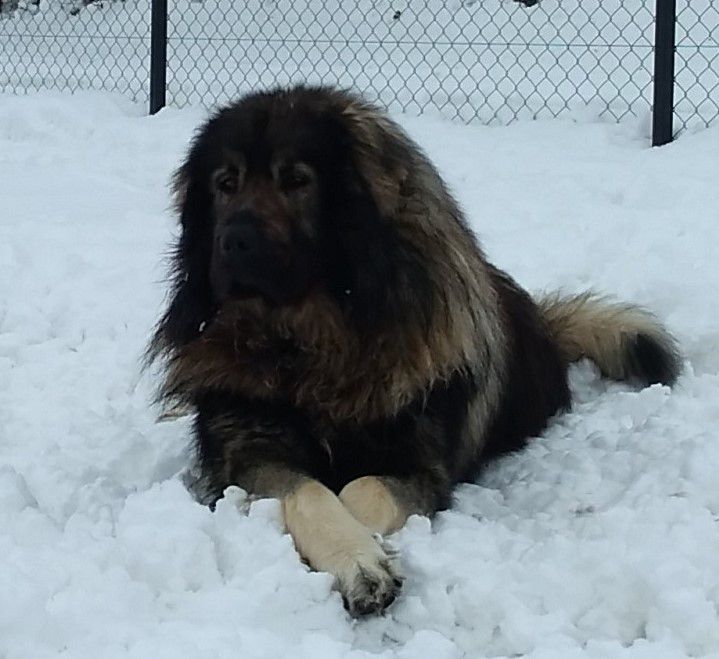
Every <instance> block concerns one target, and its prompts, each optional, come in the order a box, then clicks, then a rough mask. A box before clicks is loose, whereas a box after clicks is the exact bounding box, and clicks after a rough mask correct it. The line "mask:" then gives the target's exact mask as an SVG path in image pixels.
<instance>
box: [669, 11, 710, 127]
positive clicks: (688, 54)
mask: <svg viewBox="0 0 719 659" xmlns="http://www.w3.org/2000/svg"><path fill="white" fill-rule="evenodd" d="M677 9H678V11H677V35H676V44H677V48H676V58H677V59H676V84H675V115H676V118H677V119H678V124H679V126H680V127H682V128H691V127H694V126H708V125H710V124H712V123H717V122H719V3H718V2H716V0H682V1H680V2H679V3H678V5H677ZM675 123H676V122H675Z"/></svg>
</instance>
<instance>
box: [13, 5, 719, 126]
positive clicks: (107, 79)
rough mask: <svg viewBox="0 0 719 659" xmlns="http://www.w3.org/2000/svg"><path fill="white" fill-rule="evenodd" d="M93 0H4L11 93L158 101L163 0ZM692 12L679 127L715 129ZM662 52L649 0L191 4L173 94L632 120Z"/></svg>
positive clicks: (706, 65) (469, 115) (207, 101)
mask: <svg viewBox="0 0 719 659" xmlns="http://www.w3.org/2000/svg"><path fill="white" fill-rule="evenodd" d="M88 1H89V0H0V90H2V91H10V92H15V93H20V92H25V91H28V90H33V89H42V88H56V89H69V90H77V89H87V88H92V89H104V90H112V91H116V92H120V93H122V94H125V95H127V96H129V97H130V98H132V99H134V100H146V99H147V97H148V93H149V89H148V79H149V57H150V24H151V23H150V15H151V14H150V12H151V6H150V0H125V1H124V2H121V1H114V2H113V1H110V0H103V1H102V2H95V3H90V4H87V3H88ZM73 3H74V4H73ZM78 3H79V4H78ZM690 3H691V4H690ZM677 7H678V21H677V48H676V52H677V60H676V65H677V68H676V101H677V102H676V112H677V114H678V117H679V122H678V124H677V125H679V126H681V127H687V126H693V125H697V124H701V125H708V124H710V123H712V122H716V121H717V120H718V119H719V100H718V97H719V77H718V75H719V74H718V72H717V69H718V68H719V44H718V39H719V7H718V6H716V3H715V1H714V0H678V4H677ZM653 48H654V6H653V3H648V2H646V0H561V1H560V0H540V2H539V4H537V5H535V6H533V7H531V8H528V7H525V6H524V5H523V4H521V3H517V2H512V1H511V0H478V1H476V2H472V0H244V1H242V2H238V1H237V0H203V1H191V0H176V1H174V2H171V3H170V6H169V13H168V25H167V62H166V67H167V99H168V102H169V103H170V104H172V105H175V106H184V105H188V104H202V105H206V106H209V105H213V104H216V103H220V102H223V101H225V100H227V99H229V98H232V97H234V96H236V95H237V94H238V93H240V92H243V91H246V90H249V89H256V88H258V87H265V86H270V85H276V84H286V83H290V82H299V81H307V82H324V83H335V84H340V85H344V86H351V87H354V88H356V89H358V90H360V91H362V92H364V93H365V94H367V95H368V96H369V97H371V98H374V99H376V100H378V101H380V102H381V103H382V104H383V105H385V106H387V107H389V108H390V109H391V110H395V111H402V112H407V113H411V114H420V113H424V114H434V115H439V116H443V117H447V118H450V119H456V120H461V121H465V122H470V121H479V122H482V123H489V124H492V123H494V124H504V123H509V122H511V121H513V120H515V119H518V118H525V117H526V118H530V117H531V118H535V117H538V118H544V117H554V116H558V115H560V114H563V113H566V112H567V111H572V110H578V109H585V108H589V111H590V112H591V113H592V114H593V115H602V116H605V117H608V118H611V119H616V120H620V119H622V118H624V117H626V116H628V115H638V114H643V113H646V112H648V111H649V109H650V106H651V102H652V70H653V59H652V58H653Z"/></svg>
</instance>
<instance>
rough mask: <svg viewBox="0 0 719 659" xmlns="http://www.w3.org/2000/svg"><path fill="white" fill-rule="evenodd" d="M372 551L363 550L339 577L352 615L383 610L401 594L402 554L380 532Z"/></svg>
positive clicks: (344, 597) (357, 615)
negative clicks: (400, 563) (400, 567)
mask: <svg viewBox="0 0 719 659" xmlns="http://www.w3.org/2000/svg"><path fill="white" fill-rule="evenodd" d="M374 542H375V546H374V548H373V551H371V552H363V553H362V554H361V555H360V556H358V557H357V559H356V560H355V561H354V562H352V563H350V564H349V565H347V566H346V569H345V570H343V571H342V574H341V575H340V576H339V587H340V591H341V593H342V597H343V600H344V603H345V607H346V608H347V610H348V611H349V613H350V615H352V616H354V617H360V616H365V615H370V614H377V613H382V612H383V611H384V610H385V609H386V608H387V607H388V606H389V605H390V604H392V602H394V600H395V599H396V598H397V596H398V595H399V592H400V590H401V589H402V582H403V580H404V578H403V577H402V575H401V574H400V571H399V566H398V562H399V561H398V558H399V554H398V552H397V551H395V550H394V549H392V548H391V547H390V546H389V545H388V544H387V543H386V542H384V541H383V540H382V538H381V537H380V536H378V535H375V536H374Z"/></svg>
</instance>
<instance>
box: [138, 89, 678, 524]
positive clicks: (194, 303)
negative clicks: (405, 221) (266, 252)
mask: <svg viewBox="0 0 719 659" xmlns="http://www.w3.org/2000/svg"><path fill="white" fill-rule="evenodd" d="M338 94H339V93H338V92H336V90H327V89H322V88H319V89H313V88H309V89H307V88H297V89H295V90H293V91H292V92H290V93H289V94H288V93H287V92H284V91H275V92H270V93H266V94H255V95H251V96H249V97H246V98H244V99H242V100H240V101H239V102H237V103H235V104H234V105H231V106H229V107H228V108H225V109H223V110H220V111H219V112H218V113H216V114H215V115H214V116H213V117H212V118H211V119H210V120H209V121H208V122H207V123H206V124H205V125H204V126H203V127H202V128H201V129H200V131H199V132H198V134H197V136H196V138H195V140H194V142H193V144H192V147H191V149H190V152H189V154H188V156H187V159H186V161H185V164H184V165H183V167H182V168H181V169H180V171H179V173H178V175H177V180H176V187H177V191H178V196H179V197H180V205H181V222H182V235H181V238H180V240H179V243H178V245H177V248H176V253H175V258H174V265H175V272H174V279H173V291H172V300H171V302H170V304H169V307H168V310H167V312H166V314H165V315H164V317H163V318H162V319H161V321H160V324H159V326H158V329H157V332H156V334H155V338H154V340H153V344H152V346H151V349H150V357H156V356H158V355H164V356H167V357H168V358H169V361H170V362H171V361H172V360H173V359H175V360H176V359H183V358H184V357H183V356H182V349H183V347H185V346H187V345H188V344H191V343H193V342H197V341H196V340H197V339H198V337H200V336H201V333H202V328H203V327H204V326H205V324H207V323H211V322H212V319H213V318H214V317H215V315H216V313H217V312H218V308H219V307H220V306H221V305H220V301H219V300H218V299H217V297H216V295H215V293H214V292H213V288H212V285H211V282H210V278H209V274H208V273H209V270H210V261H211V258H212V244H213V242H212V231H213V222H214V217H213V211H212V198H211V191H210V179H211V175H212V172H213V171H214V170H215V169H216V168H217V167H218V166H219V165H220V164H221V162H222V159H223V157H224V156H223V154H225V153H226V151H227V150H228V149H229V150H232V151H236V152H241V153H243V154H244V156H245V158H246V159H247V163H248V165H247V166H248V171H250V172H252V173H256V172H265V171H266V170H269V162H270V159H271V157H272V154H273V153H274V152H275V151H277V150H278V149H289V150H291V151H292V152H293V153H295V154H296V155H297V157H300V158H301V160H302V161H304V162H306V163H309V164H310V165H311V166H312V167H313V168H314V170H315V171H316V172H317V175H318V179H319V188H318V194H319V200H320V201H319V210H318V211H317V213H318V215H317V217H316V218H315V220H316V229H317V231H316V235H313V236H312V238H311V241H312V245H311V249H310V248H308V249H310V251H311V253H312V254H313V258H314V259H315V262H314V263H313V268H314V269H315V270H316V273H317V274H316V281H315V282H314V285H315V286H316V287H317V289H318V290H322V291H324V292H326V293H327V294H328V295H330V296H331V297H332V298H333V299H334V302H335V304H336V305H337V307H338V308H340V309H341V310H342V314H343V318H344V322H346V323H347V325H348V326H349V327H351V328H352V331H355V330H356V331H357V332H358V334H359V336H360V337H361V338H360V344H361V342H362V341H365V340H369V339H368V337H377V336H379V337H381V340H382V341H385V342H387V343H392V342H396V346H393V347H394V348H396V350H398V351H402V350H411V349H412V348H411V346H406V345H404V344H403V343H402V341H403V340H405V339H404V336H403V335H402V333H401V332H398V331H395V330H397V328H400V329H401V328H402V327H403V326H408V327H417V328H420V329H421V330H422V331H423V332H429V330H430V325H431V323H432V320H433V318H434V317H435V315H436V314H442V313H445V310H444V309H443V308H438V305H441V304H442V300H443V297H442V295H443V294H444V292H441V294H440V295H438V294H437V292H436V290H434V289H433V286H436V282H434V281H433V278H432V273H431V272H429V271H428V266H427V260H426V259H425V255H424V254H422V253H420V252H419V250H418V248H417V247H416V245H415V244H411V243H410V242H409V241H407V240H406V239H403V237H402V235H401V234H400V232H398V230H397V228H396V226H395V225H394V224H393V218H392V217H385V216H383V213H382V211H381V210H380V203H378V201H377V200H376V199H375V198H374V196H373V194H372V193H371V183H372V181H370V180H367V177H366V175H363V174H362V172H361V171H359V168H358V165H357V162H355V161H354V160H353V158H352V157H351V154H352V152H353V148H354V144H353V140H354V139H355V137H354V136H353V135H352V134H351V132H350V131H349V130H348V129H347V127H346V126H345V125H344V124H343V123H342V121H341V118H340V117H338V116H336V113H333V111H332V109H331V108H332V102H331V101H333V99H336V98H338V97H339V96H338ZM349 98H354V97H349ZM399 135H400V136H399V137H397V136H396V135H394V134H393V133H392V132H391V131H388V132H387V134H383V136H382V137H381V140H380V142H379V144H378V145H375V148H376V149H378V151H379V154H378V160H379V163H380V164H379V165H378V167H379V168H380V169H381V168H384V169H385V170H387V171H390V170H392V169H393V168H395V169H396V168H398V167H407V168H410V169H411V168H412V167H413V166H414V167H416V168H421V167H425V170H424V175H425V176H429V177H434V178H432V179H431V180H430V181H429V183H428V185H431V186H434V187H432V188H431V189H432V194H434V195H437V196H440V197H442V200H443V202H444V204H445V206H446V208H444V209H442V212H443V215H442V220H441V221H446V222H452V223H455V224H456V225H457V226H456V228H457V231H456V232H455V233H453V234H452V235H453V236H455V239H456V240H457V241H458V242H460V243H461V245H460V247H461V248H462V249H465V250H469V252H471V255H472V257H473V258H474V257H476V258H477V259H478V261H481V263H482V264H484V260H483V256H482V255H481V252H480V250H479V247H478V246H477V244H476V242H475V241H474V238H473V237H471V235H470V232H469V229H468V228H467V227H466V225H465V224H464V223H463V219H462V217H461V212H460V211H459V210H458V209H457V208H456V206H455V205H454V202H453V200H452V198H451V196H449V194H448V193H447V192H446V189H445V188H444V185H443V183H442V182H441V179H440V178H439V175H438V174H436V172H435V170H434V169H433V168H431V165H429V164H428V163H427V161H426V160H424V156H423V155H422V153H421V151H419V149H418V148H417V147H416V146H415V145H414V144H413V143H412V142H411V141H410V140H409V138H406V136H403V135H402V134H399ZM427 172H430V173H429V174H427ZM253 175H254V174H253ZM411 175H412V173H411V172H410V176H411ZM414 184H415V185H422V181H421V180H419V182H417V181H415V182H414ZM453 226H454V225H453ZM308 240H309V239H308ZM467 245H469V247H467ZM465 253H467V252H466V251H465ZM486 267H487V272H483V273H482V276H484V277H489V279H490V281H489V282H487V285H488V287H489V288H490V289H491V290H492V292H493V293H494V294H495V295H496V299H494V298H493V299H492V300H486V301H484V300H481V301H480V302H482V303H485V302H486V304H487V305H490V304H494V305H496V306H497V309H496V310H497V313H498V316H499V319H500V325H499V326H498V327H496V329H495V330H493V331H496V332H497V333H499V335H500V336H499V339H500V340H499V341H498V342H495V343H493V344H491V345H497V344H498V345H499V346H500V348H498V349H497V354H490V353H487V354H481V355H479V356H478V358H477V359H478V361H479V362H480V364H479V365H477V364H472V363H467V364H464V365H460V366H459V367H457V368H456V369H455V370H454V372H453V374H451V376H449V377H447V378H446V379H441V378H440V379H437V380H434V381H432V382H428V383H427V386H426V387H425V389H424V390H423V391H421V392H420V393H419V394H417V395H416V397H415V399H414V400H412V401H410V402H409V403H407V404H406V405H404V407H402V408H401V409H399V410H396V411H393V413H391V414H386V415H385V416H384V417H382V418H372V419H370V420H361V419H360V420H358V419H355V418H347V419H339V420H338V419H337V418H334V417H332V416H331V415H328V414H327V413H325V412H324V411H323V409H321V408H320V406H319V405H318V406H316V407H312V405H303V406H299V405H296V404H294V403H293V402H292V398H291V395H290V393H288V392H289V391H291V389H292V384H293V378H296V377H297V375H296V374H297V372H301V371H299V370H293V368H295V369H296V364H294V363H293V362H292V360H295V359H296V361H297V362H300V361H301V359H304V360H305V361H306V360H307V359H311V355H310V356H308V355H307V354H304V353H303V354H300V352H301V351H300V350H299V349H298V348H296V347H293V345H292V337H282V339H281V341H279V340H276V341H275V343H271V344H269V347H268V348H267V349H266V351H265V353H263V354H262V359H265V360H266V359H267V358H268V354H269V358H270V359H272V356H273V355H274V358H275V359H276V366H277V368H276V373H275V372H273V376H274V375H276V376H277V379H278V381H279V382H280V385H279V386H278V387H277V388H276V389H274V390H272V391H273V392H274V393H272V394H271V395H270V394H268V392H267V391H266V390H265V389H263V388H262V385H263V383H259V384H258V393H257V394H256V395H253V394H252V393H247V392H240V391H238V390H237V388H235V389H232V388H230V387H223V386H221V385H216V384H211V385H208V384H205V383H204V382H199V383H197V384H196V386H192V387H189V389H188V391H184V392H183V391H179V388H180V385H176V386H175V387H174V388H173V387H172V386H169V387H168V389H166V394H168V395H171V396H174V395H184V398H185V400H186V401H188V402H189V403H191V404H192V405H193V406H194V408H195V410H196V412H197V419H196V427H195V428H196V430H195V434H196V439H197V447H198V454H199V458H200V462H201V468H202V471H203V482H204V484H205V486H206V488H207V489H208V492H209V496H210V498H217V497H219V496H220V495H221V493H222V490H223V489H224V488H225V487H226V486H228V485H230V484H234V483H237V484H240V485H242V486H243V487H246V488H248V489H250V490H252V489H253V486H254V485H256V484H257V483H258V482H259V480H258V479H260V478H261V475H259V474H260V471H261V470H262V469H264V468H267V467H273V466H281V467H285V468H287V469H290V470H293V471H295V472H297V473H301V474H306V475H309V476H312V477H314V478H316V479H318V480H320V481H321V482H323V483H325V484H326V485H327V486H328V487H330V488H331V489H332V490H334V491H335V492H339V491H341V489H342V487H343V486H345V485H346V484H347V483H349V482H351V481H352V480H354V479H356V478H358V477H361V476H365V475H380V476H385V477H389V478H393V479H396V480H397V481H399V482H402V483H405V484H406V488H407V491H408V492H410V495H408V496H411V498H412V502H411V505H410V506H409V507H410V508H411V509H413V510H414V511H415V512H423V513H429V514H431V513H433V512H435V511H436V510H438V509H440V508H443V507H446V506H447V505H449V502H450V497H451V492H452V487H453V486H454V485H455V484H456V483H457V482H459V481H461V480H471V479H474V478H476V476H477V474H478V472H479V470H480V469H481V467H482V465H483V464H485V463H486V461H487V460H489V459H491V458H493V457H495V456H498V455H501V454H503V453H506V452H508V451H514V450H516V449H519V448H520V447H521V446H522V445H523V444H524V443H525V441H526V440H527V438H528V437H531V436H534V435H537V434H538V433H540V432H541V431H542V430H543V429H544V428H545V427H546V425H547V423H548V422H549V420H550V419H551V418H552V416H553V415H554V414H556V413H557V412H559V411H561V410H564V409H566V408H568V407H569V404H570V393H569V388H568V384H567V374H566V364H565V363H564V361H563V359H562V357H561V356H560V354H559V351H558V348H557V347H556V346H555V344H554V343H553V341H552V339H551V338H550V333H549V330H548V328H547V327H546V325H545V321H544V320H543V318H542V317H541V315H540V312H539V310H538V308H537V306H536V305H535V303H534V302H533V301H532V299H531V298H530V297H529V295H528V294H527V293H525V292H524V291H523V290H522V289H521V288H520V287H519V286H518V285H517V284H516V283H515V282H514V281H512V279H511V278H510V277H509V276H507V275H506V274H505V273H503V272H501V271H499V270H497V269H495V268H493V267H491V266H489V265H488V264H486ZM478 276H479V275H478ZM465 293H466V295H465ZM447 295H449V292H447ZM458 295H459V296H460V297H462V296H463V297H465V298H466V299H467V304H470V303H471V300H472V298H471V296H470V294H469V293H468V292H466V291H465V290H460V291H459V293H458ZM438 300H439V302H438ZM378 340H380V339H378ZM483 345H484V344H483ZM486 345H490V344H486ZM293 350H294V351H295V352H293ZM626 350H627V362H628V363H629V364H631V365H633V369H634V371H636V372H638V373H646V374H647V376H648V379H649V381H650V382H651V381H666V380H667V379H668V377H669V376H670V375H671V374H672V373H674V372H676V371H678V368H677V360H675V361H672V358H671V355H668V353H667V352H666V350H664V349H663V347H662V346H660V345H658V344H657V343H656V342H654V341H653V340H652V339H650V338H648V337H645V336H639V337H637V338H636V340H635V341H633V342H632V343H631V344H629V345H627V346H626ZM273 351H274V352H273ZM228 355H229V356H228V358H227V359H228V363H227V369H228V371H231V370H232V369H233V368H234V369H243V368H249V369H250V370H252V368H253V365H252V363H251V362H250V364H249V366H248V364H247V363H246V362H242V363H240V362H239V361H238V360H239V358H237V357H236V356H233V354H232V353H231V352H230V353H228ZM258 359H259V358H258ZM359 359H361V355H360V357H359ZM497 364H501V368H499V367H498V368H496V369H490V368H489V366H495V365H497ZM350 375H351V374H350ZM500 379H501V381H497V380H500ZM186 384H187V383H184V385H183V386H186ZM490 390H492V391H494V390H498V391H499V394H498V401H497V402H496V403H495V404H493V407H492V408H491V409H490V410H489V412H488V414H487V416H486V418H483V419H482V421H481V423H480V427H479V428H478V429H477V430H476V434H477V436H476V437H471V436H467V432H468V431H467V428H469V427H475V426H472V424H469V423H468V414H469V413H470V410H471V409H472V405H473V403H474V402H475V401H476V400H477V398H478V397H480V398H481V397H482V396H484V395H485V393H486V392H488V391H490ZM257 487H258V488H259V489H262V488H261V487H260V486H259V485H258V486H257Z"/></svg>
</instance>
